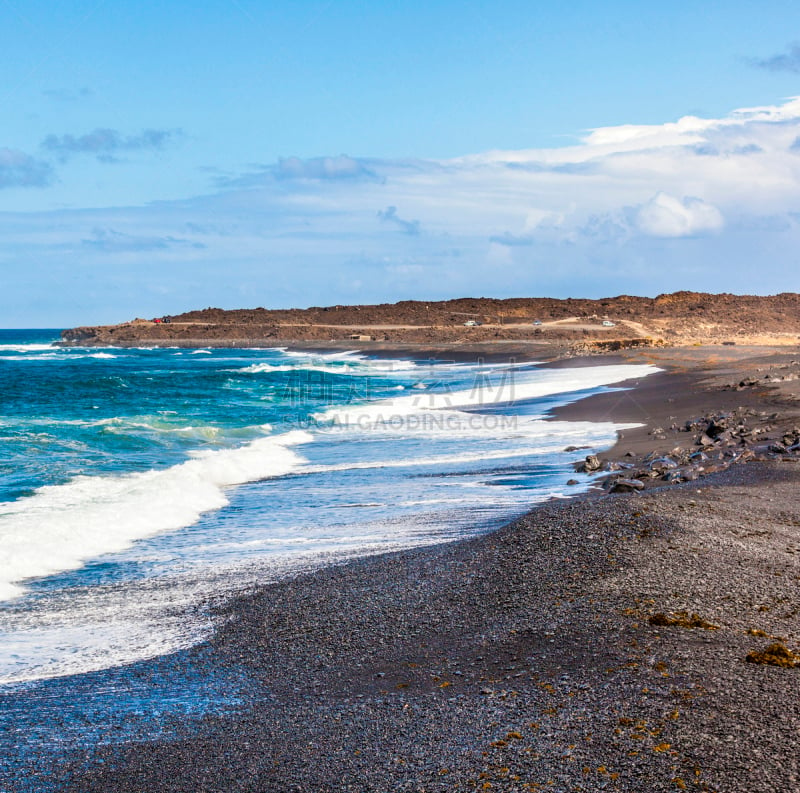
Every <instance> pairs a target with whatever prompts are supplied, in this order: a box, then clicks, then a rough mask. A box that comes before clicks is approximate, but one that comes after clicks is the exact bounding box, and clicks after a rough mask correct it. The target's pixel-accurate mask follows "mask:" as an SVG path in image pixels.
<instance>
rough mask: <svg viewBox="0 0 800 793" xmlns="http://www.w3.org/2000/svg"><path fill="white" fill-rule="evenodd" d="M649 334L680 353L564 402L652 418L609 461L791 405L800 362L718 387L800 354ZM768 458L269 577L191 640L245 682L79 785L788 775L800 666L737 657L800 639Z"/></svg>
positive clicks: (798, 729)
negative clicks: (427, 544) (789, 370)
mask: <svg viewBox="0 0 800 793" xmlns="http://www.w3.org/2000/svg"><path fill="white" fill-rule="evenodd" d="M726 354H727V353H726ZM638 355H639V354H638V353H629V354H626V355H624V356H623V359H624V360H631V361H632V360H636V361H637V362H640V361H643V360H647V361H648V362H653V363H657V364H658V365H662V366H665V367H668V368H669V372H668V373H666V374H663V375H656V376H654V377H652V378H648V379H647V380H645V381H643V382H642V383H641V384H639V385H638V386H637V387H635V388H633V390H631V391H625V392H616V393H610V394H604V395H599V396H596V397H592V398H590V399H587V400H584V401H582V402H579V403H575V404H573V405H570V406H566V407H564V408H560V409H559V410H558V411H557V412H556V413H557V416H558V418H569V419H579V418H591V419H594V420H597V419H601V418H613V419H614V420H617V421H643V422H645V423H646V426H644V427H642V428H640V429H637V430H634V431H628V432H626V433H625V437H623V438H621V439H620V441H619V442H618V444H617V446H616V447H615V448H614V449H612V450H610V452H609V453H608V454H607V455H605V456H606V457H608V458H609V459H625V458H624V455H625V454H626V453H627V452H631V453H633V454H636V455H643V454H645V453H646V452H647V451H652V450H656V451H659V453H660V451H663V450H666V449H668V448H670V449H671V448H673V447H674V446H676V445H677V444H679V443H683V444H685V445H687V446H691V444H692V443H693V435H692V433H690V432H687V431H685V430H681V429H680V426H682V425H683V423H684V422H685V421H686V420H688V419H690V418H692V417H694V416H695V415H699V414H703V413H704V412H709V413H710V412H715V411H724V410H728V409H734V408H742V409H744V410H747V411H750V413H751V414H752V419H751V420H752V421H753V422H754V423H757V424H758V425H759V426H761V427H769V428H770V429H769V430H765V432H764V433H763V434H762V435H761V436H760V437H761V440H762V441H766V440H768V437H767V436H768V435H769V434H770V433H771V434H772V435H774V436H775V438H778V437H780V435H781V433H782V432H783V431H784V430H785V429H786V428H787V427H791V426H793V424H795V423H798V421H799V420H798V409H797V403H796V401H795V400H794V397H795V396H796V394H795V390H794V385H796V383H794V385H792V383H793V381H786V382H783V381H781V382H782V383H783V384H782V385H780V384H777V385H769V386H766V385H765V386H763V387H762V385H761V382H760V380H759V382H758V383H757V384H756V385H753V386H746V387H744V388H742V390H733V389H731V388H725V389H724V390H721V389H722V387H723V386H730V385H735V384H736V383H738V382H740V381H742V379H743V378H745V377H748V376H749V373H751V372H753V373H755V370H757V369H759V367H762V370H763V368H764V367H765V368H766V370H767V373H769V371H773V372H776V371H784V370H783V369H780V367H786V366H790V365H791V364H790V362H791V360H792V357H791V356H792V353H791V352H787V351H786V350H783V351H780V352H778V353H774V354H773V351H764V350H758V351H754V352H752V353H751V354H748V351H743V350H737V351H736V352H735V353H731V359H730V360H727V359H726V360H716V361H709V356H708V353H706V354H705V356H704V354H703V352H702V351H694V350H690V351H680V350H679V351H672V352H668V351H662V352H659V355H660V356H661V357H658V356H656V357H655V358H653V357H647V358H645V357H641V358H639V357H637V356H638ZM648 355H649V356H652V355H653V353H652V352H650V353H648ZM642 356H644V353H642ZM781 356H783V357H781ZM588 362H589V363H590V364H593V363H596V364H602V363H609V362H611V360H610V359H609V358H597V359H594V358H593V359H589V361H588ZM659 362H660V363H659ZM574 364H575V361H571V362H568V363H567V364H566V365H574ZM554 365H561V364H554ZM758 374H759V376H761V374H762V372H758ZM762 379H763V378H762ZM631 385H632V386H633V385H634V384H631ZM775 413H778V414H779V415H778V416H775V417H773V415H774V414H775ZM671 425H675V429H668V428H669V427H670V426H671ZM656 430H660V431H658V432H656ZM662 436H663V437H662ZM773 457H774V459H771V460H768V461H762V462H752V461H751V462H748V463H743V464H740V465H734V466H731V467H730V468H729V469H728V470H725V471H722V472H720V473H716V474H712V475H710V476H706V477H702V478H701V479H699V480H698V481H695V482H688V483H684V484H680V485H676V486H669V487H667V486H664V485H663V483H661V484H659V483H658V482H655V481H654V482H653V483H650V484H651V487H650V488H649V489H647V490H645V491H644V492H643V493H631V494H607V493H606V491H604V490H603V489H601V488H598V489H596V490H595V491H594V492H593V493H591V494H589V495H587V496H585V497H580V498H577V499H573V500H569V501H554V502H550V503H548V504H545V505H543V506H541V507H539V508H537V509H535V510H534V511H532V512H530V513H529V514H527V515H525V516H524V517H522V518H520V519H519V520H517V521H515V522H513V523H512V524H510V525H508V526H506V527H504V528H503V529H501V530H499V531H497V532H494V533H491V534H488V535H485V536H482V537H478V538H475V539H470V540H465V541H460V542H456V543H452V544H448V545H440V546H435V547H431V548H425V549H418V550H412V551H405V552H400V553H392V554H385V555H382V556H377V557H371V558H366V559H360V560H356V561H352V562H348V563H346V564H343V565H339V566H335V567H331V568H327V569H324V570H322V571H318V572H315V573H313V574H309V575H304V576H299V577H297V578H294V579H291V580H287V581H282V582H279V583H275V584H270V585H267V586H264V587H263V588H260V589H259V590H258V591H256V592H254V593H251V594H248V595H247V596H243V597H241V598H239V599H238V600H235V601H233V602H230V603H228V604H227V605H225V606H224V616H225V618H226V621H225V623H224V625H223V627H222V629H221V630H220V631H219V632H218V633H217V634H216V636H215V637H214V638H213V640H212V641H211V643H210V645H209V646H206V647H205V648H202V652H201V651H200V650H198V652H197V653H196V658H195V663H197V664H208V665H209V666H213V667H217V668H218V667H221V666H229V667H231V668H234V667H235V668H243V669H245V670H247V672H248V673H249V675H250V677H251V678H252V680H253V681H254V693H253V695H252V697H251V698H250V699H249V701H247V702H246V703H244V704H243V706H242V707H241V709H240V710H238V711H237V712H234V713H231V714H228V715H222V716H209V717H207V718H206V719H204V720H203V721H202V722H200V723H199V724H195V725H187V727H186V729H185V730H184V734H183V735H181V736H179V737H177V738H172V739H168V740H162V741H153V742H149V743H148V742H145V743H137V744H128V745H125V744H123V745H121V746H116V747H110V748H105V749H101V750H100V751H99V752H98V755H97V756H93V757H92V758H90V760H89V762H88V763H86V762H84V761H83V760H82V761H81V762H80V764H77V763H76V764H75V765H73V766H72V767H71V768H67V769H65V770H64V771H63V772H62V778H63V781H64V788H63V789H65V790H71V791H104V792H105V793H107V792H109V791H144V790H148V791H151V790H152V791H234V790H236V791H275V792H276V793H278V791H350V790H352V791H445V790H448V791H449V790H501V791H524V790H553V791H575V790H578V791H596V790H622V791H673V790H684V789H686V790H711V791H720V793H723V792H724V793H729V792H730V791H767V790H770V791H774V790H780V791H791V790H796V789H798V788H800V779H799V778H798V777H799V776H800V767H799V766H798V762H799V761H798V757H797V752H796V746H797V739H798V737H799V736H800V704H799V703H798V699H797V696H796V690H797V685H798V682H800V668H786V667H776V666H769V665H761V664H754V663H748V662H746V660H745V659H746V656H747V654H748V653H749V652H751V651H753V650H760V649H763V648H764V647H766V646H767V645H768V644H770V643H771V642H773V641H775V640H776V639H775V637H779V638H780V640H781V641H782V642H783V643H784V644H785V645H786V646H787V647H789V648H791V649H794V650H800V616H798V597H797V595H798V581H800V528H798V527H800V507H798V504H797V500H796V494H797V488H798V483H800V464H799V463H798V462H796V458H793V457H792V456H791V455H789V454H787V455H773ZM577 459H580V453H579V452H576V460H577ZM627 459H629V458H627ZM656 614H663V615H665V616H666V617H667V621H670V620H677V623H678V624H675V625H666V626H665V625H654V624H650V621H649V620H650V618H652V617H654V616H655V615H656ZM693 614H696V615H698V620H697V621H696V624H699V625H705V626H706V627H683V626H682V625H681V623H682V622H683V623H686V624H690V623H691V621H692V620H691V616H692V615H693ZM682 615H683V617H682Z"/></svg>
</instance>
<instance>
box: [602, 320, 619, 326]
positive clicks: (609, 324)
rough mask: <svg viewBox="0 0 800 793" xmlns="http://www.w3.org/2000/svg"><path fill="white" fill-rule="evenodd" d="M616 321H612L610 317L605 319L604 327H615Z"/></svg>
mask: <svg viewBox="0 0 800 793" xmlns="http://www.w3.org/2000/svg"><path fill="white" fill-rule="evenodd" d="M615 324H616V323H614V322H612V321H611V320H610V319H604V320H603V327H604V328H613V327H614V326H615Z"/></svg>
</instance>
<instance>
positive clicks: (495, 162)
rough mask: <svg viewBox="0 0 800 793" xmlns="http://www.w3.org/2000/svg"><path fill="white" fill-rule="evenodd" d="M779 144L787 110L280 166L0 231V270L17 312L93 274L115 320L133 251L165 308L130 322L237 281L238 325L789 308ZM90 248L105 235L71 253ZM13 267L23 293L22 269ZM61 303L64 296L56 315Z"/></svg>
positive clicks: (799, 224)
mask: <svg viewBox="0 0 800 793" xmlns="http://www.w3.org/2000/svg"><path fill="white" fill-rule="evenodd" d="M798 140H800V99H791V100H788V101H787V102H785V103H784V104H782V105H778V106H767V107H755V108H746V109H743V110H736V111H733V112H732V113H730V114H728V115H727V116H725V117H723V118H718V119H701V118H697V117H694V116H687V117H685V118H682V119H678V120H677V121H674V122H669V123H666V124H662V125H634V124H630V125H623V126H618V127H608V128H603V129H596V130H592V131H590V132H588V133H587V134H586V136H585V137H584V139H583V140H581V141H579V142H578V143H576V144H575V145H572V146H567V147H562V148H555V149H535V150H524V151H493V152H486V153H482V154H476V155H473V156H470V157H460V158H456V159H451V160H439V161H430V160H411V159H408V160H377V159H369V160H363V159H354V158H351V157H348V156H346V155H341V156H339V157H320V158H315V159H311V160H298V159H295V158H289V159H286V160H282V161H280V162H279V163H276V164H273V165H268V166H261V167H259V168H258V169H257V170H254V171H253V172H252V173H250V174H243V175H241V176H240V177H238V178H236V179H231V180H229V181H228V182H227V183H226V189H224V190H222V191H221V192H218V193H215V194H212V195H206V196H199V197H195V198H191V199H186V200H184V201H176V202H167V201H162V202H158V203H153V204H151V205H149V206H144V207H139V208H129V209H107V210H91V211H89V210H84V211H75V212H65V211H64V212H51V213H44V212H43V213H5V214H3V213H0V233H2V235H3V240H4V247H3V251H2V252H0V263H8V266H9V267H13V266H16V267H17V270H16V271H17V272H20V273H27V272H30V284H29V294H31V295H35V294H37V289H39V288H40V285H41V284H48V283H49V281H48V277H47V273H48V272H49V270H48V268H51V269H52V271H58V267H63V265H62V264H61V263H62V262H63V261H65V260H68V261H70V262H71V263H72V264H73V268H72V271H73V272H80V271H81V268H85V269H86V271H89V270H90V269H91V268H92V267H96V266H97V262H98V261H100V259H102V261H103V263H104V268H103V271H102V273H100V274H99V275H98V278H99V279H100V280H102V279H106V280H107V281H108V282H109V283H111V278H112V274H113V278H115V279H116V286H115V288H114V289H111V290H110V292H111V293H113V294H115V295H116V294H117V293H119V294H122V293H123V292H125V293H126V294H128V295H129V296H130V297H129V299H130V301H131V308H130V310H129V311H126V313H131V312H134V313H136V311H137V309H136V308H135V302H136V295H137V291H136V290H137V289H139V288H140V287H139V286H138V283H139V281H142V280H143V278H142V276H141V275H140V273H141V267H142V266H144V265H141V264H140V266H139V269H138V270H137V268H136V262H137V250H136V248H137V246H141V247H142V251H141V256H140V257H139V261H141V262H144V263H145V264H146V266H147V267H151V268H153V271H154V272H156V273H157V274H158V277H159V278H160V279H161V280H163V281H165V282H167V283H170V284H174V287H173V286H170V289H172V290H173V291H172V292H171V293H170V297H171V300H173V301H175V304H167V303H165V304H164V305H162V306H158V307H156V306H153V307H152V309H151V310H150V311H149V313H158V312H159V311H161V313H174V312H176V311H177V310H179V309H181V308H190V307H192V306H196V305H208V304H209V303H211V304H220V303H224V302H225V295H229V299H228V304H229V305H231V304H236V303H242V296H241V291H240V290H239V291H237V287H236V285H237V284H238V283H239V281H237V278H241V283H245V282H246V283H247V284H252V285H254V286H253V289H255V290H256V291H255V292H254V294H253V300H252V302H253V304H254V305H282V304H283V305H285V304H287V303H289V304H308V303H320V302H328V303H331V302H333V303H335V302H347V301H354V302H368V301H372V300H378V301H381V300H393V299H401V298H409V297H422V298H429V299H435V298H438V297H446V296H451V295H452V294H455V293H457V294H484V295H492V294H495V295H511V294H544V293H550V294H554V295H556V296H558V295H562V296H565V295H568V294H572V295H574V296H577V295H579V294H583V295H594V296H600V295H602V294H610V293H619V292H638V293H639V294H646V293H657V292H659V291H668V290H671V289H681V288H687V285H690V286H691V288H694V289H704V288H705V289H711V290H714V289H719V287H720V285H721V284H720V280H721V277H722V276H724V284H722V286H723V288H724V289H725V290H726V291H744V292H746V291H763V290H774V291H782V290H797V291H800V272H798V271H797V268H796V264H795V263H796V251H797V250H798V248H800V219H798V218H799V217H800V216H798V215H797V214H796V213H797V212H798V210H800V156H798V148H799V147H798V144H797V141H798ZM0 155H1V152H0ZM3 162H4V161H3V159H2V156H0V177H2V175H3V174H2V166H3ZM1 181H2V180H1V179H0V183H1ZM6 192H9V191H6ZM0 193H2V191H0ZM94 229H113V230H114V232H115V233H114V235H108V234H107V235H106V236H105V237H102V238H101V239H100V240H99V242H100V243H101V244H100V245H98V244H94V245H91V244H90V245H87V244H85V243H84V242H82V241H85V240H90V241H93V240H95V239H96V238H97V235H96V234H94V235H93V230H94ZM398 232H404V233H398ZM123 241H124V243H125V244H124V245H123V244H121V242H123ZM112 242H113V243H114V244H111V243H112ZM99 247H102V248H103V249H102V250H98V248H99ZM123 248H124V250H123ZM145 249H146V250H145ZM764 250H769V256H768V257H766V258H765V257H764V256H763V251H764ZM31 256H32V257H34V258H35V259H36V261H37V262H38V263H41V267H40V269H39V271H38V274H37V272H36V271H35V268H33V267H28V268H27V269H26V265H24V264H23V262H24V261H25V257H29V258H30V257H31ZM719 261H725V262H726V268H725V272H724V273H723V274H721V273H719V272H717V271H715V270H714V269H713V268H714V267H715V264H714V263H715V262H719ZM755 261H758V262H759V280H758V283H754V282H753V280H752V272H753V265H754V262H755ZM179 263H180V264H179ZM181 267H184V270H185V272H183V273H182V271H181V269H180V268H181ZM409 267H413V270H409V269H407V268H409ZM194 274H202V277H201V278H200V277H195V276H194ZM401 274H402V277H401ZM182 275H186V276H187V277H186V278H182V277H181V276H182ZM65 283H66V282H65ZM119 284H124V289H122V288H118V286H119ZM356 284H358V286H356ZM201 285H202V286H201ZM19 288H20V287H19V285H17V288H16V292H15V294H16V295H19V294H20V292H19ZM44 288H45V287H44V286H41V289H44ZM48 288H49V287H48ZM142 289H144V287H142ZM201 289H202V291H201ZM259 289H260V290H261V291H258V290H259ZM51 291H52V289H51ZM97 291H98V293H102V290H101V289H100V285H99V283H98V287H97ZM9 294H11V293H10V292H9ZM215 296H216V297H215ZM9 299H10V298H9ZM15 299H16V298H15ZM71 299H72V298H71V296H70V293H69V289H68V288H65V289H64V303H65V306H66V305H68V303H69V301H70V300H71ZM31 302H32V303H33V302H35V301H34V299H33V298H31ZM2 308H3V304H2V297H1V296H0V309H2ZM145 313H148V312H145ZM79 319H80V320H85V321H90V320H91V319H92V317H91V316H90V317H85V318H84V317H81V318H79ZM103 319H113V317H109V316H108V314H105V315H104V316H103ZM54 321H55V320H54Z"/></svg>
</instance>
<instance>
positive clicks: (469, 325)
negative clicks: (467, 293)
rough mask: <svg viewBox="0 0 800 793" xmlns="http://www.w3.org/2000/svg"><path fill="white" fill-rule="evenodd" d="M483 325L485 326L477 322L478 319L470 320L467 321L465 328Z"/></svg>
mask: <svg viewBox="0 0 800 793" xmlns="http://www.w3.org/2000/svg"><path fill="white" fill-rule="evenodd" d="M482 324H483V323H482V322H478V320H477V319H468V320H467V321H466V322H465V323H464V327H465V328H475V327H477V326H478V325H482Z"/></svg>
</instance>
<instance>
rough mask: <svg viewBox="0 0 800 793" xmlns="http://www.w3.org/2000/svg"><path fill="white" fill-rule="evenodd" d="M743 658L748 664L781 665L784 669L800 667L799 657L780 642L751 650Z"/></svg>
mask: <svg viewBox="0 0 800 793" xmlns="http://www.w3.org/2000/svg"><path fill="white" fill-rule="evenodd" d="M744 660H745V661H747V663H749V664H764V665H767V666H781V667H783V668H784V669H797V668H800V657H798V656H797V655H795V654H794V653H793V652H792V651H791V650H790V649H788V648H787V647H786V646H785V645H783V644H781V643H780V642H773V643H772V644H770V645H769V646H768V647H765V648H764V649H763V650H753V651H752V652H749V653H748V654H747V656H746V657H745V659H744Z"/></svg>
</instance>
